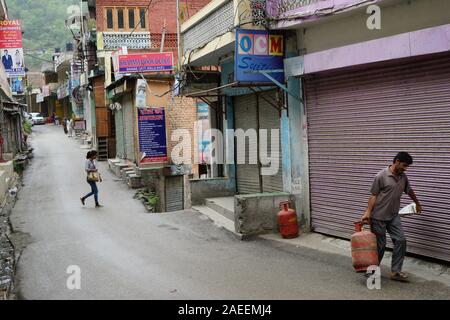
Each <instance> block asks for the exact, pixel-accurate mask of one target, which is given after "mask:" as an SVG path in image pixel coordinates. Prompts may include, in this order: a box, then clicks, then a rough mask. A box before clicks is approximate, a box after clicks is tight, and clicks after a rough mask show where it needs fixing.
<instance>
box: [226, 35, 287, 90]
mask: <svg viewBox="0 0 450 320" xmlns="http://www.w3.org/2000/svg"><path fill="white" fill-rule="evenodd" d="M283 59H284V38H283V36H282V35H278V34H271V33H269V31H266V30H244V29H238V30H236V59H235V81H240V82H268V83H270V82H271V80H269V79H268V78H267V77H265V76H264V75H263V74H261V73H258V72H257V71H262V70H283V69H284V65H283ZM269 74H270V75H271V76H272V77H273V78H275V79H276V80H277V81H279V82H282V83H283V82H284V71H283V72H278V73H269Z"/></svg>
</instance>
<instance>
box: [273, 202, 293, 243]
mask: <svg viewBox="0 0 450 320" xmlns="http://www.w3.org/2000/svg"><path fill="white" fill-rule="evenodd" d="M280 206H283V207H282V210H281V211H280V212H279V213H278V226H279V228H280V233H281V236H282V237H283V238H285V239H293V238H297V237H298V223H297V213H296V212H295V211H294V210H293V209H289V202H282V203H280Z"/></svg>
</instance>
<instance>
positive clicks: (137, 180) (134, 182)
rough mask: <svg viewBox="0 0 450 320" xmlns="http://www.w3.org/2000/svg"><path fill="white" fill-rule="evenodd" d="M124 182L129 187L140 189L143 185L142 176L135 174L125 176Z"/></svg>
mask: <svg viewBox="0 0 450 320" xmlns="http://www.w3.org/2000/svg"><path fill="white" fill-rule="evenodd" d="M126 183H127V185H128V186H129V187H130V188H131V189H140V188H142V187H143V185H142V177H141V176H138V175H136V174H131V175H129V176H127V179H126Z"/></svg>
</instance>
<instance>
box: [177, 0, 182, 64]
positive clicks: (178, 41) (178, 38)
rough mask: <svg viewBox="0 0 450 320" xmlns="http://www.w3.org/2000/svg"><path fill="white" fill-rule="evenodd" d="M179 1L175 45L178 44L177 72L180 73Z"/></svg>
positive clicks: (178, 1) (178, 4) (178, 3)
mask: <svg viewBox="0 0 450 320" xmlns="http://www.w3.org/2000/svg"><path fill="white" fill-rule="evenodd" d="M180 33H181V30H180V0H177V44H178V64H177V66H178V72H180V71H181V41H180V38H181V37H180Z"/></svg>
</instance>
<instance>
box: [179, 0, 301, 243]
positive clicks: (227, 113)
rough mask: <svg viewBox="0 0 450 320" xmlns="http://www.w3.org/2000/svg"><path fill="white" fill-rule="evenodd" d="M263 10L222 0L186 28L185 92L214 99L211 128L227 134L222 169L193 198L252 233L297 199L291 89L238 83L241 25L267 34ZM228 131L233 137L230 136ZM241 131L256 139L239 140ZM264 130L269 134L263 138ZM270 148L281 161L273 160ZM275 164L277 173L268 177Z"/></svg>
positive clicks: (216, 166) (271, 224) (217, 162)
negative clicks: (291, 137) (268, 157)
mask: <svg viewBox="0 0 450 320" xmlns="http://www.w3.org/2000/svg"><path fill="white" fill-rule="evenodd" d="M256 13H258V8H257V7H255V5H254V3H253V2H252V1H232V0H231V1H230V0H215V1H211V2H210V3H209V4H208V5H207V6H205V7H204V8H203V9H202V10H200V11H199V12H198V13H197V14H196V15H194V16H192V17H191V18H190V19H189V20H188V21H186V22H185V23H184V24H183V25H182V26H181V33H182V48H183V60H182V65H183V70H184V82H185V85H184V87H183V94H185V95H186V96H188V97H197V98H199V99H202V100H203V101H205V102H206V103H207V104H208V106H209V107H210V110H209V112H210V117H209V119H210V120H209V122H210V127H211V128H215V129H218V130H219V131H220V132H222V134H223V137H224V138H223V143H222V144H221V145H217V144H216V145H215V147H216V148H218V149H220V152H221V153H222V154H223V155H224V159H223V160H224V161H221V160H222V159H218V158H217V157H216V156H213V157H212V159H211V161H209V162H210V166H211V167H212V171H213V172H214V174H213V175H212V176H209V177H207V178H206V179H198V180H192V181H191V190H192V192H191V197H192V201H193V203H194V204H196V205H202V204H206V205H208V206H209V207H210V209H214V210H216V211H217V212H218V213H219V214H223V215H224V216H225V217H226V218H227V219H229V220H231V221H232V223H233V224H234V229H235V231H236V232H237V233H240V234H244V235H252V234H258V233H264V232H270V231H273V230H276V229H277V222H276V213H277V212H278V211H279V210H280V207H279V204H280V202H282V201H288V200H291V205H292V206H295V205H296V204H297V203H295V201H294V198H293V197H291V194H290V193H289V192H286V191H290V188H289V184H288V183H287V182H288V180H289V179H290V176H291V175H290V171H289V170H290V158H289V157H287V156H288V155H289V151H290V150H289V148H286V146H288V145H289V131H288V126H287V125H288V123H287V121H286V120H287V117H286V110H285V103H284V99H285V94H284V92H283V91H282V90H281V89H280V88H279V87H278V86H277V85H276V84H275V83H273V82H271V81H268V80H267V79H265V78H263V80H262V81H256V82H255V81H238V80H236V67H237V59H236V55H235V51H236V50H235V48H236V40H237V36H236V32H237V30H239V29H246V30H253V31H251V32H255V33H256V34H260V35H262V34H265V32H266V31H264V30H265V20H261V19H259V18H258V15H257V14H256ZM265 36H268V33H267V34H265V35H264V37H265ZM266 44H267V45H268V43H266ZM280 50H281V51H282V50H283V47H282V46H280ZM281 51H280V53H281ZM207 68H209V69H211V70H218V71H216V72H214V71H212V72H211V71H209V69H208V71H205V69H207ZM258 78H260V75H259V77H258ZM227 130H232V131H231V132H232V134H231V135H230V134H226V132H227ZM252 130H253V131H252ZM239 131H240V132H245V133H248V137H249V138H253V140H252V141H249V140H248V139H247V137H244V138H243V139H242V136H241V137H240V138H239V137H238V132H239ZM263 132H266V133H267V135H266V136H260V134H261V133H263ZM252 134H253V135H252ZM263 148H264V149H266V151H267V153H264V152H263ZM263 153H264V155H267V154H275V158H273V159H271V161H269V162H265V161H263V159H262V157H261V156H262V154H263ZM269 168H270V169H272V170H270V171H272V172H271V173H270V174H267V173H266V171H267V170H268V169H269ZM217 197H221V198H219V199H217ZM297 205H298V207H299V203H298V204H297Z"/></svg>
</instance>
